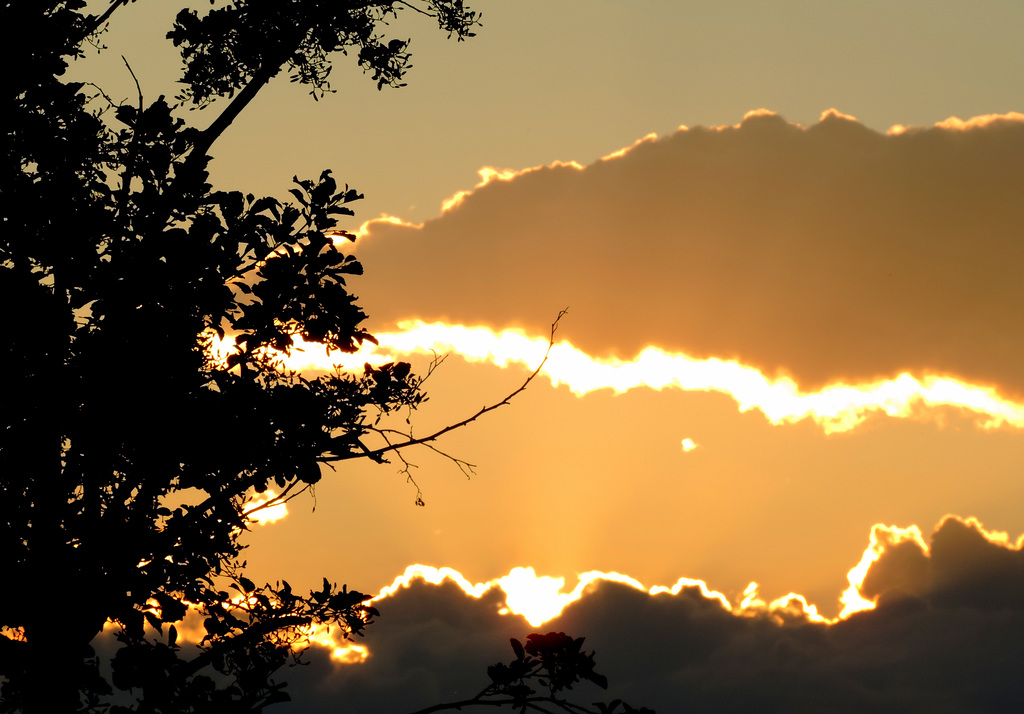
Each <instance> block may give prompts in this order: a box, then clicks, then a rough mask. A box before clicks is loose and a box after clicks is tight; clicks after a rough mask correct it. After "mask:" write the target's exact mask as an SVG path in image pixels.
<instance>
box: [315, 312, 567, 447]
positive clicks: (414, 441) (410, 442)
mask: <svg viewBox="0 0 1024 714" xmlns="http://www.w3.org/2000/svg"><path fill="white" fill-rule="evenodd" d="M566 312H568V308H566V309H563V310H560V311H559V313H558V316H557V317H556V318H555V321H554V322H552V323H551V334H550V336H549V338H548V348H547V351H546V352H545V353H544V359H542V360H541V362H540V364H539V365H537V369H535V370H533V372H532V373H531V374H530V376H529V377H527V378H526V380H525V381H524V382H523V383H522V384H520V385H519V387H518V388H517V389H516V390H515V391H513V392H511V393H510V394H508V395H507V396H506V397H505V398H504V399H502V400H501V401H499V402H495V403H494V404H491V405H488V406H485V407H481V408H480V410H479V411H477V412H476V413H475V414H473V415H472V416H470V417H467V418H466V419H463V420H462V421H460V422H456V423H455V424H449V425H448V426H446V427H444V428H442V429H438V430H437V431H435V432H434V433H433V434H430V435H429V436H423V437H419V438H409V439H407V440H406V441H402V442H399V443H394V444H390V443H389V444H388V445H387V446H383V447H381V448H379V449H373V450H371V451H367V452H365V453H360V454H351V453H350V454H342V455H340V456H322V457H320V458H319V459H318V460H319V461H320V462H321V463H330V462H334V461H348V460H349V459H358V458H364V457H368V458H370V459H375V458H379V457H381V456H383V455H384V454H387V453H390V452H392V451H398V450H399V449H405V448H408V447H410V446H419V445H421V444H422V445H429V442H431V441H437V439H439V438H440V437H442V436H444V435H445V434H447V433H448V432H450V431H455V430H456V429H461V428H462V427H464V426H467V425H468V424H472V423H473V422H475V421H476V420H477V419H479V418H480V417H482V416H483V415H484V414H487V413H488V412H493V411H494V410H495V409H498V408H500V407H503V406H505V405H507V404H508V403H509V402H511V401H512V399H513V398H515V397H516V395H518V394H519V393H521V392H523V391H525V390H526V388H527V387H528V386H529V385H530V382H532V381H533V380H534V379H535V378H536V377H537V375H538V374H540V371H541V369H543V368H544V365H545V364H546V363H547V361H548V357H550V356H551V348H552V347H554V346H555V332H556V331H557V330H558V322H559V320H561V319H562V317H563V316H564V315H565V313H566Z"/></svg>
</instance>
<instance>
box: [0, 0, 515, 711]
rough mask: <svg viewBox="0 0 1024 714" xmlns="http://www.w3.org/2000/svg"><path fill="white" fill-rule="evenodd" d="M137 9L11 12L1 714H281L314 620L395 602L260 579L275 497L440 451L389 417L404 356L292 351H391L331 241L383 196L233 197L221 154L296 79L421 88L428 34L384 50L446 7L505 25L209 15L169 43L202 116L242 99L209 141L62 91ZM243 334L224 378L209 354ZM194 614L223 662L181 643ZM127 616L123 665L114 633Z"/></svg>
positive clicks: (346, 626) (13, 8)
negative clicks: (263, 505)
mask: <svg viewBox="0 0 1024 714" xmlns="http://www.w3.org/2000/svg"><path fill="white" fill-rule="evenodd" d="M133 1H134V0H133ZM128 4H129V3H128V0H112V1H111V3H110V5H109V7H108V8H107V9H106V11H105V12H103V13H102V14H100V15H91V14H88V13H87V12H86V10H85V8H86V3H85V2H84V0H10V1H9V2H6V3H4V4H3V6H2V9H0V28H2V31H3V33H4V35H5V37H4V42H3V46H4V49H3V52H5V53H6V59H7V60H8V61H7V65H6V66H8V67H15V66H16V67H17V71H13V72H11V73H10V77H9V81H7V82H5V85H4V90H3V92H2V94H0V102H2V106H0V110H2V113H3V116H4V122H5V131H4V136H3V140H2V145H0V151H2V156H3V163H2V167H0V171H2V172H3V173H2V176H0V186H2V193H0V215H2V219H3V230H2V232H0V300H2V301H3V304H4V305H5V306H6V307H7V309H8V315H9V317H8V320H7V325H6V329H5V334H4V338H3V340H2V341H0V373H2V374H3V376H4V378H5V383H6V384H5V397H4V409H3V410H2V413H0V420H2V423H0V427H2V428H0V571H2V572H3V573H4V578H5V586H4V587H3V588H2V589H0V628H2V630H0V634H2V635H3V636H0V711H4V712H11V711H27V712H46V713H47V714H50V713H52V712H63V711H69V712H70V711H106V710H109V711H113V712H126V711H144V712H206V711H210V712H249V711H260V710H262V709H263V708H264V707H266V706H267V705H269V704H272V703H274V702H279V701H283V700H286V699H287V698H288V695H287V694H286V692H284V691H283V685H282V684H280V683H277V682H275V681H274V679H273V675H274V672H275V671H276V670H277V669H278V668H280V667H281V666H282V665H283V664H284V663H286V661H287V660H288V658H289V657H290V656H292V653H293V651H294V650H293V648H292V646H293V645H296V644H299V643H301V642H302V641H303V640H304V638H307V637H308V633H309V626H310V625H312V624H313V623H326V624H330V625H332V626H334V627H336V628H338V629H339V630H340V632H341V633H342V634H343V635H344V636H345V637H351V636H353V635H360V634H362V632H363V630H364V628H365V626H366V625H367V624H368V623H369V622H370V621H371V619H372V618H373V617H374V616H375V615H376V614H377V612H376V610H375V609H374V608H373V607H372V606H370V605H369V604H368V603H367V602H366V600H367V597H366V596H365V595H362V594H360V593H358V592H354V591H349V590H348V589H347V588H346V587H342V588H340V589H339V588H338V587H337V586H336V585H335V584H333V583H331V582H329V581H327V580H324V582H323V587H322V588H321V589H320V590H318V591H315V592H310V593H309V594H308V595H300V594H298V593H295V592H293V591H292V589H291V587H290V586H289V585H288V583H286V582H281V583H277V584H275V585H269V584H268V585H264V586H263V587H257V586H256V585H255V584H254V583H252V582H251V581H250V580H248V579H247V578H246V577H245V576H244V571H243V569H244V567H245V563H244V562H242V561H241V560H240V559H239V556H240V554H241V550H242V546H241V544H240V542H239V538H240V536H241V534H242V533H243V532H244V531H245V530H246V528H247V525H248V524H249V523H250V522H251V520H250V519H251V515H252V514H251V512H250V509H251V508H252V498H253V496H254V495H255V494H258V493H263V492H265V491H266V490H267V489H268V488H270V487H271V486H273V487H275V488H276V489H277V491H278V496H277V499H278V501H283V500H288V499H290V498H292V497H294V496H295V495H296V494H298V493H300V492H302V491H303V490H305V489H307V488H309V486H310V485H311V484H315V483H316V482H317V481H318V480H319V479H320V478H321V464H322V463H326V462H332V461H341V460H346V459H355V458H369V459H372V460H374V461H378V462H384V460H385V458H386V456H388V455H389V454H396V453H397V454H399V455H400V454H401V449H403V448H405V447H408V446H412V445H415V444H419V443H425V442H428V441H430V440H432V439H433V438H435V437H436V436H437V435H436V434H435V435H431V436H428V437H424V438H420V439H413V438H411V437H408V438H396V435H395V434H394V433H393V432H386V431H385V430H383V429H382V428H380V427H379V426H378V424H377V422H375V421H374V419H375V417H378V416H379V415H381V414H388V413H392V412H394V411H395V410H404V409H411V408H415V407H416V406H418V405H419V404H420V403H422V401H423V399H424V394H423V391H422V378H421V377H418V376H416V375H414V374H412V373H411V372H410V370H409V367H408V365H406V364H392V365H385V366H382V367H379V368H371V367H369V366H367V367H366V369H365V370H364V371H363V373H361V374H348V373H343V372H336V373H333V374H327V375H323V376H319V377H316V378H310V377H304V376H302V375H299V374H295V373H293V372H289V371H287V370H286V369H284V368H283V366H282V363H281V360H280V359H279V358H278V357H275V354H279V353H282V352H283V353H288V351H289V350H290V349H291V347H292V346H293V345H294V343H295V340H296V338H298V337H301V338H302V339H304V340H307V341H313V342H319V343H323V344H324V345H326V346H327V347H328V348H329V349H331V350H340V351H342V352H352V351H354V350H356V349H357V348H358V347H359V345H360V344H361V343H363V342H365V341H370V342H372V341H373V338H372V336H371V335H370V334H369V333H368V332H367V331H366V330H365V329H364V328H363V327H362V323H363V321H364V319H365V317H366V316H365V315H364V313H363V312H362V310H361V309H360V308H359V307H358V305H357V304H356V302H355V298H354V296H353V295H352V294H351V293H350V292H349V289H348V283H347V281H348V280H349V279H350V278H351V277H353V276H357V275H359V274H361V272H362V268H361V266H360V264H359V262H358V261H356V260H355V259H353V258H352V257H351V256H349V255H346V254H345V253H343V252H342V250H340V249H339V247H338V245H337V243H336V241H335V239H334V237H333V236H337V235H339V234H340V235H347V234H345V233H344V232H343V231H338V230H337V228H336V225H337V220H338V218H339V217H341V216H350V215H352V210H351V208H350V205H349V204H351V203H352V202H353V201H355V200H357V199H359V198H361V196H360V195H359V194H358V193H357V192H356V191H355V190H353V189H351V188H349V187H348V186H339V185H338V184H337V183H336V181H335V179H334V178H333V177H332V175H331V172H330V171H324V172H323V173H322V174H321V175H320V176H319V177H318V178H317V179H316V180H298V179H296V180H295V184H296V187H295V189H293V190H292V192H291V193H292V195H293V197H294V201H293V202H291V203H285V202H281V201H279V200H277V199H274V198H258V197H255V196H253V195H243V194H242V193H238V192H231V193H227V192H220V191H214V190H213V189H212V187H211V186H210V185H209V184H208V183H207V176H208V174H207V164H208V162H209V158H210V157H209V155H208V153H209V150H210V148H211V147H212V145H213V144H214V142H215V141H216V140H217V138H218V137H219V136H221V134H222V133H223V132H224V131H225V129H226V128H227V127H228V126H229V125H230V124H231V122H232V120H233V119H234V118H235V117H236V116H238V114H239V113H240V112H241V111H242V110H243V109H244V108H245V107H246V106H247V105H248V103H249V102H250V101H251V100H252V99H253V97H254V96H256V94H257V93H258V92H259V90H260V89H261V88H262V87H263V86H264V85H265V84H266V83H267V82H268V81H269V80H270V79H272V78H273V77H275V76H276V75H277V74H279V73H280V72H281V71H282V70H287V71H288V72H290V74H291V78H292V81H296V82H299V83H302V84H305V85H308V86H309V87H310V91H311V93H312V94H313V96H314V98H316V97H319V96H321V95H322V94H323V93H325V92H327V91H330V86H329V83H328V77H329V75H330V71H331V66H332V65H331V57H332V56H333V55H335V54H336V53H338V52H341V53H347V52H349V51H351V52H352V53H353V54H355V56H356V59H357V61H358V63H359V65H360V66H361V67H362V68H363V70H364V71H366V72H368V73H370V74H371V75H372V78H373V80H374V81H376V82H377V85H378V88H380V87H383V86H385V85H387V86H400V85H401V80H402V77H403V74H404V72H405V70H406V69H407V68H408V66H409V53H408V42H407V41H406V40H396V39H388V38H386V37H384V36H383V35H382V34H381V33H382V29H381V28H383V27H384V26H386V23H387V20H388V19H389V18H390V17H392V16H395V15H396V14H397V13H398V12H399V11H401V10H403V9H404V10H408V11H415V12H419V13H422V14H426V15H429V16H432V17H433V18H435V19H436V20H437V23H438V25H439V27H440V28H441V30H442V31H445V32H447V33H448V34H449V36H452V35H454V36H456V37H457V39H459V40H462V39H464V38H466V37H469V36H471V35H472V34H473V33H472V29H473V27H474V26H475V25H476V24H477V23H478V20H479V16H478V15H477V14H476V13H474V12H472V11H471V10H469V9H468V8H466V7H464V6H463V2H462V0H405V1H400V2H358V1H356V0H348V1H341V0H332V1H331V2H324V1H323V0H290V1H285V0H236V1H235V2H233V3H230V4H226V3H223V2H220V1H219V0H218V2H217V3H215V4H214V3H211V4H212V5H214V6H213V7H212V8H211V9H208V10H207V11H206V12H205V14H202V15H201V14H199V13H197V12H194V11H191V10H183V11H182V12H181V13H180V14H179V15H178V16H177V19H176V21H175V23H174V26H173V28H172V29H171V30H170V32H169V34H168V37H169V39H170V40H171V41H173V43H174V44H175V45H176V46H177V47H179V48H180V50H181V52H182V57H183V60H184V76H183V80H182V81H183V86H184V89H183V91H182V93H181V95H180V97H178V100H179V101H180V102H182V103H193V104H194V105H196V106H200V107H202V106H206V105H210V104H211V103H212V104H214V106H223V108H222V109H221V110H220V112H219V114H217V115H216V117H215V118H214V119H213V121H212V122H211V123H210V124H209V125H208V126H207V128H205V129H198V128H195V127H192V126H189V125H188V124H186V122H185V121H184V120H182V119H181V118H180V116H179V113H178V112H176V111H175V110H176V109H177V108H178V107H179V106H181V105H180V104H172V103H169V102H168V101H167V100H166V99H165V98H164V97H160V98H158V99H157V100H156V101H154V102H152V103H149V104H148V105H146V104H144V103H143V100H142V92H141V89H140V92H139V101H138V103H137V105H134V106H133V105H129V104H114V103H112V102H110V100H109V99H107V98H106V97H105V95H103V94H102V92H101V91H99V90H96V89H95V88H94V87H92V86H90V85H87V84H84V83H80V82H69V81H64V80H63V79H62V76H63V75H64V74H65V71H66V70H67V68H68V62H69V60H71V59H75V58H79V57H81V56H82V55H83V53H84V50H83V48H84V47H85V46H86V45H87V44H88V43H93V44H96V45H97V46H98V40H97V35H98V33H99V32H101V31H102V30H103V29H104V28H105V27H106V25H107V23H108V22H109V21H110V20H111V19H112V18H113V17H114V16H115V14H116V13H117V11H118V10H121V9H123V8H124V7H125V6H127V5H128ZM97 91H99V93H98V94H97V93H96V92H97ZM90 93H92V94H93V95H94V96H90ZM219 98H223V101H221V102H217V101H216V100H217V99H219ZM104 102H106V105H104ZM199 116H203V115H199ZM349 237H351V236H349ZM227 331H229V332H231V333H232V334H233V335H235V337H236V345H237V347H236V348H235V350H234V351H233V352H232V353H231V354H230V356H228V357H227V360H226V362H225V361H219V360H218V359H216V358H215V357H214V356H213V355H212V354H211V351H210V347H211V344H212V341H213V336H214V335H219V336H224V334H225V332H227ZM505 401H506V402H507V399H506V400H505ZM502 403H505V402H502ZM499 404H500V403H499ZM494 406H498V405H494ZM482 411H483V410H482ZM475 416H476V415H474V416H473V417H470V418H469V419H467V420H465V422H461V423H468V422H469V421H472V419H473V418H475ZM453 426H457V425H453ZM371 438H378V439H380V442H379V444H380V445H374V443H373V442H370V441H368V439H371ZM402 461H403V463H406V462H405V461H404V458H403V459H402ZM189 612H191V613H193V616H198V617H201V618H202V620H203V624H204V627H205V635H204V636H203V638H202V641H201V643H199V645H198V647H196V646H195V645H193V644H189V643H183V642H179V628H178V626H177V625H176V624H175V623H178V625H180V621H181V620H182V618H183V617H185V615H186V614H187V613H189ZM196 613H198V615H196ZM106 623H114V627H115V628H116V631H117V640H118V650H117V653H116V656H115V657H114V658H113V661H112V663H111V665H110V666H111V667H112V669H110V671H109V672H108V671H107V669H106V668H105V667H106V665H105V664H104V665H102V666H101V662H100V660H99V658H98V657H97V655H96V653H95V652H94V650H93V649H92V646H91V644H90V643H91V642H92V641H93V640H94V638H95V637H96V635H97V634H98V633H100V631H101V630H102V629H103V628H104V626H105V624H106ZM147 626H148V627H147ZM115 690H123V691H122V692H121V693H120V695H119V696H120V699H119V700H118V701H117V702H115V703H113V704H111V701H112V700H111V696H112V695H115V696H117V695H118V693H117V692H115ZM124 692H127V695H125V694H124Z"/></svg>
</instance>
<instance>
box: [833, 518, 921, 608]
mask: <svg viewBox="0 0 1024 714" xmlns="http://www.w3.org/2000/svg"><path fill="white" fill-rule="evenodd" d="M908 540H912V541H914V542H916V543H917V545H918V546H919V547H920V548H921V550H922V551H923V552H924V553H927V552H928V545H927V544H926V543H925V542H924V538H922V537H921V530H920V529H919V528H918V527H917V526H909V527H907V528H899V527H898V526H887V525H884V524H882V523H876V524H875V525H873V526H871V539H870V541H869V542H868V547H867V548H866V549H865V550H864V555H862V556H861V559H860V562H859V563H857V565H855V566H854V567H853V568H852V569H851V570H850V572H849V573H847V574H846V580H847V582H849V583H850V586H849V587H848V588H846V590H844V591H843V594H842V595H840V597H839V602H840V604H842V606H843V609H842V611H841V612H840V613H839V619H841V620H843V619H846V618H847V617H849V616H850V615H852V614H853V613H855V612H861V611H863V610H872V609H874V607H875V601H874V600H868V599H867V598H866V597H864V596H863V595H861V588H862V587H863V586H864V578H865V577H867V574H868V570H870V569H871V566H872V565H874V564H875V563H876V562H877V561H878V559H879V558H881V557H882V553H884V552H885V550H886V549H887V548H891V547H892V546H896V545H899V544H900V543H903V542H906V541H908Z"/></svg>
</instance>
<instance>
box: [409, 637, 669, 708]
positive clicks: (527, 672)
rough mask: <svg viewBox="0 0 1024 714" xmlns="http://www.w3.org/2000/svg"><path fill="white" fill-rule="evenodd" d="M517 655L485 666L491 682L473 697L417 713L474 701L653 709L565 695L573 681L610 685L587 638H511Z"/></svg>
mask: <svg viewBox="0 0 1024 714" xmlns="http://www.w3.org/2000/svg"><path fill="white" fill-rule="evenodd" d="M509 641H510V642H511V644H512V651H513V652H515V655H516V658H515V659H514V660H512V661H511V662H509V663H508V664H506V663H504V662H498V663H497V664H493V665H491V666H489V667H488V668H487V676H488V677H489V678H490V680H491V683H490V684H489V685H487V686H486V687H485V688H484V689H483V690H481V691H480V693H479V694H477V695H476V696H475V697H473V698H472V699H466V700H463V701H459V702H448V703H444V704H438V705H435V706H432V707H428V708H427V709H422V710H420V711H419V712H416V714H430V713H432V712H439V711H450V710H461V709H462V708H463V707H470V706H492V707H503V706H508V707H510V708H512V709H514V710H518V711H520V712H527V711H534V712H542V713H548V714H550V713H551V712H556V711H561V712H566V713H567V714H616V713H621V714H654V712H653V711H652V710H650V709H646V708H644V707H641V708H639V709H637V708H634V707H632V706H630V705H629V704H628V703H626V702H624V701H622V700H621V699H613V700H612V701H610V702H607V703H606V702H594V703H593V708H590V707H588V706H586V705H583V704H578V703H576V702H574V701H571V700H570V699H568V698H566V694H565V693H566V692H568V691H571V690H572V689H573V685H576V684H580V683H582V682H590V683H592V684H596V685H597V686H599V687H601V689H607V688H608V678H607V677H605V676H604V675H603V674H599V673H598V672H596V671H595V670H594V667H595V662H594V653H593V652H584V651H583V641H584V638H583V637H576V638H573V637H570V636H569V635H567V634H565V633H564V632H548V633H547V634H541V633H533V634H530V635H527V636H526V644H525V645H524V644H523V643H522V642H520V641H519V640H517V639H515V638H512V639H510V640H509Z"/></svg>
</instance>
